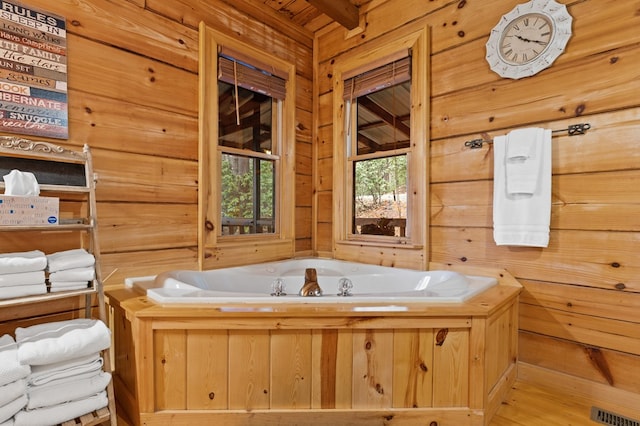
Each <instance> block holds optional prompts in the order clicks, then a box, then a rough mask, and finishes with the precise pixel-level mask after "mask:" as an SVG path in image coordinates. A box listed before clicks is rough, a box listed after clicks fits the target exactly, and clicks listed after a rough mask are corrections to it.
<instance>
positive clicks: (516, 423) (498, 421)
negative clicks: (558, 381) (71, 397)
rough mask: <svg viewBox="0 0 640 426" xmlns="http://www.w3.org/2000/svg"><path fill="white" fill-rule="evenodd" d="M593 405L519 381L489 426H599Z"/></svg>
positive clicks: (126, 423)
mask: <svg viewBox="0 0 640 426" xmlns="http://www.w3.org/2000/svg"><path fill="white" fill-rule="evenodd" d="M117 397H118V395H117V394H116V399H117ZM592 405H596V406H599V403H598V401H594V400H592V399H589V398H584V397H576V396H572V395H568V394H566V393H563V392H561V391H558V390H557V389H554V388H553V387H551V386H544V385H539V384H532V383H528V382H526V381H523V380H517V381H516V383H515V384H514V386H513V388H512V390H511V392H510V393H509V396H508V398H507V400H506V401H505V402H504V403H503V404H502V406H501V407H500V408H499V409H498V412H497V413H496V415H495V416H494V417H493V419H492V420H491V423H489V426H537V425H540V426H543V425H544V426H547V425H549V426H570V425H581V426H591V425H593V426H596V425H599V423H595V422H592V421H591V420H589V412H590V410H591V406H592ZM121 413H123V410H118V425H119V426H132V422H131V421H130V420H129V419H126V418H124V417H122V415H121Z"/></svg>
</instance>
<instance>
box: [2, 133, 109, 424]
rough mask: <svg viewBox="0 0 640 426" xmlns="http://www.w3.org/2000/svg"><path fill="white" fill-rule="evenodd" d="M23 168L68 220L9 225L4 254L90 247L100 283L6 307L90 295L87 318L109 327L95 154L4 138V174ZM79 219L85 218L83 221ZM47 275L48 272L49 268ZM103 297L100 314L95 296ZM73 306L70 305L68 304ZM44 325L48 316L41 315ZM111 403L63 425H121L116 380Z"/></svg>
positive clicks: (11, 301) (7, 302)
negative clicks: (55, 199) (97, 207)
mask: <svg viewBox="0 0 640 426" xmlns="http://www.w3.org/2000/svg"><path fill="white" fill-rule="evenodd" d="M14 169H17V170H21V171H23V172H29V173H32V174H33V175H34V176H35V177H36V180H37V182H38V186H39V189H40V194H43V195H44V196H52V197H57V198H58V199H59V200H58V201H59V202H60V207H64V211H63V212H62V214H61V215H62V216H63V217H60V216H61V215H60V214H58V222H59V223H58V224H57V225H49V224H43V225H32V226H28V225H15V226H13V225H4V226H0V234H1V233H3V232H8V233H14V235H12V236H11V238H7V237H6V236H4V237H0V238H3V240H0V244H2V248H3V251H7V252H21V251H29V250H33V249H41V250H42V251H49V252H55V251H56V250H65V249H75V248H79V247H83V248H86V250H87V251H89V252H90V253H91V254H93V256H94V258H95V279H94V280H93V281H87V286H89V285H91V287H87V288H82V289H81V290H68V291H59V292H53V293H50V292H47V293H43V294H38V295H32V296H24V297H15V298H11V299H0V309H2V308H5V307H18V309H15V311H22V310H23V309H24V310H25V311H28V309H25V307H26V306H27V305H29V304H33V303H46V302H50V301H54V300H64V299H72V298H82V297H84V298H85V300H84V316H85V317H86V318H90V317H95V318H97V319H99V320H100V321H103V322H104V323H105V324H108V318H107V313H106V307H105V303H104V293H103V289H102V274H101V270H100V244H99V242H98V235H97V225H96V204H97V203H96V195H95V184H96V176H97V175H96V174H94V172H93V166H92V158H91V152H90V150H89V146H88V145H85V146H84V149H83V150H82V152H80V151H73V150H69V149H66V148H63V147H61V146H58V145H54V144H52V143H50V142H44V141H31V140H27V139H20V138H16V137H9V136H0V175H3V174H6V173H10V171H11V170H14ZM5 189H6V185H5V183H4V182H0V192H4V191H3V190H5ZM78 216H79V217H78ZM16 232H23V233H25V234H24V236H23V237H24V238H20V236H18V237H17V238H16V237H15V233H16ZM62 232H65V233H68V234H65V235H57V236H54V235H49V236H46V237H45V236H43V235H34V234H33V233H40V234H47V233H62ZM45 271H46V270H45ZM93 296H95V297H96V299H97V308H98V309H97V315H95V311H94V310H93V308H94V307H95V306H94V305H93V301H92V300H91V298H92V297H93ZM82 304H83V303H82V302H80V306H81V305H82ZM59 305H60V307H59V308H57V309H61V310H64V309H67V310H68V311H72V310H75V309H77V308H78V305H77V304H76V303H75V302H74V301H72V300H70V301H69V303H67V302H65V303H60V304H59ZM67 305H68V306H67ZM40 318H42V319H43V320H44V321H46V320H47V316H40ZM102 357H103V359H104V364H103V369H104V371H111V370H112V365H111V357H110V350H109V349H107V350H104V351H102ZM106 391H107V399H108V405H107V406H106V407H104V408H101V409H99V410H95V411H92V412H90V413H87V414H85V415H82V416H79V417H77V418H76V419H74V420H70V421H67V422H64V423H62V425H64V426H75V425H81V426H92V425H100V424H104V423H106V422H109V423H110V425H111V426H116V419H117V418H116V412H115V411H116V407H115V398H114V394H113V382H112V381H111V382H109V384H108V385H107V388H106Z"/></svg>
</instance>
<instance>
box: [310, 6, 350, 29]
mask: <svg viewBox="0 0 640 426" xmlns="http://www.w3.org/2000/svg"><path fill="white" fill-rule="evenodd" d="M307 3H309V4H310V5H312V6H314V7H315V8H316V9H318V10H319V11H320V12H322V13H324V14H325V15H327V16H328V17H330V18H331V19H334V20H335V21H336V22H338V23H339V24H340V25H342V26H343V27H345V28H347V29H348V30H352V29H354V28H356V27H357V26H358V25H359V24H360V14H359V12H358V8H357V7H356V6H355V5H353V4H351V2H349V0H307Z"/></svg>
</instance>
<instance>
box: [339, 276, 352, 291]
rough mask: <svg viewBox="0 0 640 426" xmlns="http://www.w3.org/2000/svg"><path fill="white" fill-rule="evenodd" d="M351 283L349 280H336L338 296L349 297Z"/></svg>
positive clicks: (343, 278)
mask: <svg viewBox="0 0 640 426" xmlns="http://www.w3.org/2000/svg"><path fill="white" fill-rule="evenodd" d="M352 288H353V283H352V282H351V280H350V279H349V278H345V277H342V278H340V279H339V280H338V296H351V295H352V294H351V289H352Z"/></svg>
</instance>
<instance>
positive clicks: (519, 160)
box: [505, 127, 551, 194]
mask: <svg viewBox="0 0 640 426" xmlns="http://www.w3.org/2000/svg"><path fill="white" fill-rule="evenodd" d="M546 139H549V140H550V139H551V131H550V130H545V129H541V128H539V127H532V128H527V129H516V130H513V131H511V132H509V134H508V135H507V148H506V150H507V153H506V158H505V164H506V183H507V193H508V194H533V193H535V192H536V187H537V185H538V182H539V180H540V172H541V170H542V161H543V158H542V147H543V145H544V144H545V140H546Z"/></svg>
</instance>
